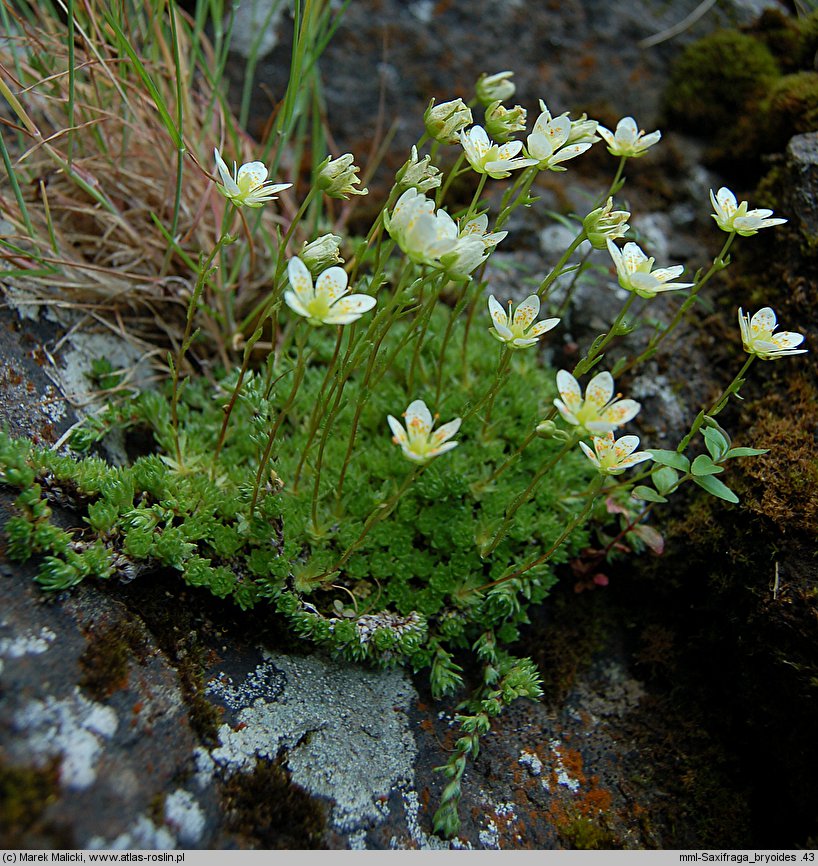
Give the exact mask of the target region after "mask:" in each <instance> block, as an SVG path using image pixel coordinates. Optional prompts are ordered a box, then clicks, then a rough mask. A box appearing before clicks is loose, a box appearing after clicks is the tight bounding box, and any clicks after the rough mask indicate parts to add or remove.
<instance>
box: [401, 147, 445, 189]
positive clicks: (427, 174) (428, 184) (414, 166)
mask: <svg viewBox="0 0 818 866" xmlns="http://www.w3.org/2000/svg"><path fill="white" fill-rule="evenodd" d="M431 162H432V158H431V156H424V157H423V159H420V158H419V157H418V149H417V147H415V145H414V144H413V145H412V155H411V156H410V157H409V159H408V160H406V162H405V163H404V164H403V165H402V166H401V167H400V168H399V169H398V173H397V174H396V175H395V181H396V184H397V186H399V187H401V188H403V189H409V188H410V187H413V188H414V189H416V190H417V191H418V192H428V191H429V190H430V189H435V188H436V187H438V186H440V182H441V174H440V169H439V168H436V167H435V166H433V165H432V164H431Z"/></svg>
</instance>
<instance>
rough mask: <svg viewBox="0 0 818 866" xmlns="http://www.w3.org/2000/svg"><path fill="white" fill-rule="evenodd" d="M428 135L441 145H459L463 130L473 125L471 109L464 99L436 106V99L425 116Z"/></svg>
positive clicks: (430, 104)
mask: <svg viewBox="0 0 818 866" xmlns="http://www.w3.org/2000/svg"><path fill="white" fill-rule="evenodd" d="M423 122H424V123H425V124H426V134H427V135H428V136H429V137H430V138H433V139H434V140H435V141H439V142H440V143H441V144H457V143H458V141H459V140H460V139H459V137H458V134H459V133H460V130H461V129H465V128H466V127H467V126H471V124H472V123H473V119H472V114H471V109H470V108H469V106H468V105H466V103H465V102H463V100H462V99H460V98H457V99H453V100H452V101H451V102H441V103H440V105H435V101H434V99H433V100H432V101H431V102H430V103H429V107H428V108H427V109H426V112H425V113H424V115H423Z"/></svg>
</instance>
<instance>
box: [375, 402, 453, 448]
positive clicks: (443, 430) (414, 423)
mask: <svg viewBox="0 0 818 866" xmlns="http://www.w3.org/2000/svg"><path fill="white" fill-rule="evenodd" d="M403 417H404V418H405V419H406V429H404V428H403V425H402V424H401V423H400V421H398V419H397V418H394V417H393V416H392V415H388V416H387V418H386V420H387V421H388V422H389V427H390V429H391V430H392V433H393V437H392V441H393V442H394V443H395V444H396V445H400V447H401V449H402V450H403V453H404V455H405V456H406V457H407V458H408V459H409V460H412V461H413V462H415V463H427V462H428V461H429V460H431V459H432V458H433V457H437V456H438V455H439V454H445V453H446V451H451V450H452V448H456V447H457V445H458V443H457V442H450V441H448V440H450V439H451V438H452V436H454V435H455V433H457V431H458V430H459V429H460V418H455V419H454V421H449V423H448V424H444V425H443V426H442V427H438V429H437V430H435V432H434V433H432V427H433V426H434V420H433V419H432V414H431V412H429V410H428V409H427V408H426V404H425V403H424V402H423V400H413V401H412V402H411V403H410V404H409V406H408V408H407V410H406V411H405V412H404V413H403Z"/></svg>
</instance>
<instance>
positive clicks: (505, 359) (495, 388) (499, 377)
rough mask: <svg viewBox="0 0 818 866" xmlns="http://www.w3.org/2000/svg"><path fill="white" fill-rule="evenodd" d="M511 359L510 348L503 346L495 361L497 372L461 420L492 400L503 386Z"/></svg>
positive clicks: (466, 419) (475, 412)
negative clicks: (484, 391) (486, 388)
mask: <svg viewBox="0 0 818 866" xmlns="http://www.w3.org/2000/svg"><path fill="white" fill-rule="evenodd" d="M510 361H511V349H509V348H508V347H507V346H503V349H502V351H501V352H500V358H499V360H498V362H497V372H496V373H495V374H494V381H493V382H492V383H491V385H490V387H489V389H488V391H486V393H485V394H484V395H483V396H482V397H481V398H480V399H479V400H478V401H477V402H476V403H475V404H474V406H472V407H471V409H469V411H468V412H466V413H465V414H464V415H463V421H468V419H469V418H471V417H472V416H473V415H476V414H477V413H478V412H479V411H480V409H482V407H483V406H484V405H485V404H486V403H487V402H489V401H493V400H494V398H495V397H496V396H497V394H498V393H499V391H500V389H501V388H502V387H503V385H504V384H505V381H506V371H507V370H508V365H509V363H510Z"/></svg>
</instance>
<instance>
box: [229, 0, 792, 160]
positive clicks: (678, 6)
mask: <svg viewBox="0 0 818 866" xmlns="http://www.w3.org/2000/svg"><path fill="white" fill-rule="evenodd" d="M243 5H244V4H242V6H243ZM699 5H700V4H699V3H698V2H697V0H683V2H675V3H656V2H650V0H640V2H634V3H624V4H611V3H607V2H600V0H570V2H563V3H552V4H548V3H526V2H522V0H509V2H504V3H496V2H491V0H471V2H465V0H446V2H430V0H413V2H404V0H368V2H355V3H351V4H350V5H349V7H348V9H347V11H346V13H345V15H344V18H343V20H342V22H341V25H340V27H339V28H338V31H337V33H336V35H335V37H334V38H333V40H332V42H331V43H330V45H329V46H328V48H327V50H326V52H325V55H324V56H323V58H322V60H321V69H322V74H323V80H324V83H325V90H324V96H325V99H326V103H327V114H328V119H329V125H330V130H331V132H332V135H333V137H334V138H335V139H336V141H337V144H338V148H339V151H340V152H343V151H345V150H351V151H352V152H353V153H355V154H356V155H358V156H359V157H360V158H361V159H363V158H364V155H365V154H367V153H369V151H370V148H371V146H372V136H373V134H374V133H375V130H376V128H377V126H378V112H379V105H380V104H381V101H382V103H383V105H384V106H388V116H386V117H384V118H382V122H383V129H384V130H385V129H387V128H389V127H390V125H391V124H392V122H393V119H395V120H396V123H397V126H396V128H395V143H394V150H395V152H396V154H397V155H396V156H395V159H394V160H391V158H390V162H392V161H394V165H390V168H392V169H393V170H394V169H395V168H397V167H398V166H399V165H400V164H401V163H402V162H403V160H404V159H405V156H403V155H402V154H403V153H404V152H405V151H408V149H409V147H410V146H411V144H412V143H413V142H415V141H417V139H418V138H419V137H420V133H421V131H422V115H423V112H424V110H425V108H426V106H427V105H428V103H429V100H430V99H431V98H432V97H434V98H435V99H436V100H437V101H438V102H443V101H446V100H449V99H453V98H455V97H457V96H462V97H463V98H464V99H466V100H468V99H470V98H471V96H472V93H473V86H474V82H475V81H476V80H477V78H478V76H479V75H480V74H481V73H486V74H491V73H494V72H499V71H501V70H505V69H509V70H512V71H514V72H515V73H516V75H515V81H516V84H517V93H516V94H515V96H514V99H513V102H519V103H520V104H522V105H523V106H525V107H527V108H528V109H529V110H530V111H532V112H534V111H536V109H537V100H539V99H544V100H545V101H546V103H547V104H548V106H549V108H551V109H552V111H554V113H556V114H558V113H560V112H562V111H564V110H569V109H570V110H572V111H587V112H588V113H589V114H590V115H591V116H592V117H597V116H599V117H601V118H602V119H604V121H605V122H607V123H615V121H616V119H617V118H618V117H621V116H623V115H627V114H633V115H634V116H635V117H636V119H637V120H638V121H639V123H640V124H642V125H643V126H645V127H646V128H647V127H648V126H650V124H654V125H655V124H656V122H657V120H658V111H659V105H660V95H661V92H662V89H663V86H664V84H665V82H666V80H667V70H668V65H669V62H670V60H671V59H672V58H673V57H675V56H677V55H678V53H679V51H680V50H681V48H682V47H683V46H684V45H686V44H687V43H689V42H690V41H692V40H694V39H696V38H699V37H701V36H703V35H705V34H706V33H710V32H712V31H713V30H715V29H717V28H718V27H723V26H727V25H729V24H732V23H736V22H744V23H746V22H748V21H750V20H753V19H754V18H755V17H757V15H758V14H760V12H761V10H762V9H763V8H767V7H769V6H776V7H778V8H780V5H779V4H778V3H775V2H767V0H753V2H751V3H747V2H737V3H727V4H722V3H719V4H717V5H716V6H715V7H713V8H711V9H710V10H709V11H708V12H707V14H705V15H704V16H702V17H700V18H699V19H698V20H697V21H695V22H694V23H693V24H691V25H690V26H689V27H686V28H684V29H683V30H682V32H680V33H679V34H677V35H676V36H674V37H673V38H672V39H669V40H667V41H663V42H661V43H660V44H658V45H655V46H652V47H648V48H645V47H643V46H642V45H640V41H641V40H644V39H647V38H649V37H651V36H654V35H655V34H657V33H660V32H662V31H665V30H666V29H668V28H670V27H673V26H674V25H677V24H679V23H680V22H682V21H683V20H684V19H686V17H687V16H688V15H689V14H690V13H691V12H693V11H694V10H695V9H697V7H698V6H699ZM248 17H249V16H248ZM275 29H276V38H277V40H278V44H277V46H276V48H275V50H273V51H272V52H271V53H270V54H269V55H267V56H266V57H265V58H264V59H263V60H262V62H261V63H260V64H259V66H258V70H257V82H258V84H259V89H258V91H257V93H258V97H257V103H256V104H257V105H259V106H261V105H264V104H267V103H268V102H269V99H270V96H271V97H272V99H273V100H274V101H276V100H278V99H280V98H281V97H282V96H283V93H284V88H285V85H286V80H287V70H288V68H289V64H288V57H289V51H290V46H291V41H292V34H291V32H290V30H291V20H290V18H289V17H285V18H283V19H282V20H281V21H280V22H279V23H277V24H276V25H275ZM251 35H252V34H248V35H247V36H246V37H242V38H243V39H245V40H247V39H248V38H250V36H251ZM243 69H244V62H243V60H242V61H241V62H240V63H238V64H237V65H236V66H235V67H233V73H232V76H231V77H232V78H233V79H234V84H235V86H236V87H240V86H241V84H242V81H243ZM265 92H266V94H269V95H265ZM265 113H266V112H264V111H263V110H260V111H259V117H260V118H263V116H264V115H265ZM261 122H262V123H263V119H262V120H261ZM478 122H479V119H478ZM650 128H653V127H650Z"/></svg>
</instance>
